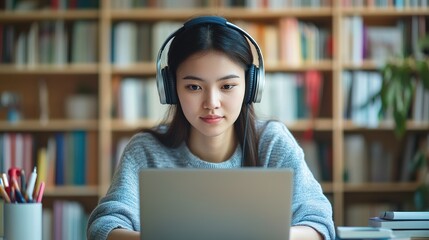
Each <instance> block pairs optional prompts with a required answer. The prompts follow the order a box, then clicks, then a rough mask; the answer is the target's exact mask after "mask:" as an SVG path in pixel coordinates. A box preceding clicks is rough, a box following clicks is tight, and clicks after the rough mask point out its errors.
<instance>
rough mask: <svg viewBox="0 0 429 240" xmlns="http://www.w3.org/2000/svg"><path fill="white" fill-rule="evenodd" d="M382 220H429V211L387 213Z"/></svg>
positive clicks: (382, 216) (382, 214) (381, 216)
mask: <svg viewBox="0 0 429 240" xmlns="http://www.w3.org/2000/svg"><path fill="white" fill-rule="evenodd" d="M380 218H383V219H389V220H429V211H428V212H424V211H386V212H383V213H381V215H380Z"/></svg>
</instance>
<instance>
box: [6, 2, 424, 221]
mask: <svg viewBox="0 0 429 240" xmlns="http://www.w3.org/2000/svg"><path fill="white" fill-rule="evenodd" d="M112 2H113V1H112ZM326 2H331V1H326ZM357 2H358V1H357ZM110 3H111V2H110V1H108V0H101V1H100V3H99V6H98V7H97V8H89V9H85V8H82V9H66V10H52V9H51V10H49V9H48V10H38V9H36V10H30V11H26V12H17V11H8V10H4V9H3V10H1V11H0V26H2V28H0V29H3V31H5V29H6V28H7V27H12V28H14V29H15V30H16V33H17V34H18V33H21V32H26V31H29V29H30V25H31V24H32V23H34V22H38V23H43V22H58V21H60V22H64V24H65V25H64V26H65V29H66V31H67V32H68V33H71V32H72V30H73V25H74V23H76V22H79V21H88V22H93V23H96V25H97V27H96V29H95V30H94V31H95V32H96V35H97V38H96V41H95V44H94V45H93V47H92V49H90V51H93V54H95V58H94V57H93V58H91V59H90V60H87V61H83V62H78V61H72V60H70V59H72V58H73V57H72V56H71V54H73V53H70V52H69V53H68V54H69V56H68V58H67V59H66V60H67V61H66V63H64V64H56V63H55V62H53V63H52V62H51V63H37V62H36V63H32V64H16V62H15V61H13V60H12V61H5V60H4V58H3V57H4V55H5V54H6V53H5V52H4V51H3V52H2V54H3V56H2V62H1V63H0V92H4V91H11V92H16V93H19V94H20V95H21V105H20V110H21V112H22V115H23V117H22V120H21V121H18V122H10V121H7V120H6V119H7V113H6V110H5V109H1V110H0V133H1V134H3V135H4V134H7V133H29V134H31V135H33V136H34V142H35V143H34V148H39V147H44V146H46V144H47V143H46V142H47V139H49V137H50V136H53V135H54V134H55V133H58V132H62V133H71V132H74V131H77V130H83V131H85V132H87V133H89V134H91V135H92V136H95V137H93V138H91V139H92V140H91V142H92V146H95V147H93V148H91V149H87V151H88V154H89V155H88V156H91V157H90V158H88V159H87V161H89V162H92V169H93V170H92V171H93V172H91V174H88V175H87V176H88V178H90V179H91V180H90V181H91V183H90V184H85V185H81V186H75V185H73V184H72V185H71V186H70V185H64V186H56V185H51V186H49V187H48V188H47V190H46V198H47V200H46V201H47V207H51V206H52V204H53V203H52V202H53V201H54V200H55V199H74V200H77V201H79V202H81V203H82V204H84V206H85V209H86V210H87V211H88V212H89V211H90V210H91V209H92V208H93V207H94V206H95V205H96V204H97V202H98V199H99V198H100V197H101V196H103V195H104V193H105V192H106V190H107V188H108V187H109V184H110V179H111V176H112V171H113V170H112V169H113V168H114V164H115V163H114V158H115V154H116V148H117V145H118V144H119V142H120V141H121V139H122V138H125V137H129V136H131V135H132V134H133V133H135V132H136V131H137V130H138V129H140V128H142V127H149V126H153V125H154V124H156V122H157V119H152V118H140V119H138V120H137V121H133V122H129V121H126V120H124V119H121V118H120V117H118V115H115V114H113V115H112V108H113V105H115V104H116V103H115V101H117V100H116V97H117V96H115V94H114V92H115V87H117V86H116V84H117V83H115V80H114V79H119V81H121V79H124V78H137V79H144V81H147V80H150V79H153V78H154V76H155V72H156V69H155V64H154V62H153V61H151V60H145V61H141V60H138V61H135V62H133V63H131V64H127V65H125V66H119V65H117V64H115V63H114V62H112V54H113V51H112V48H111V46H112V38H111V36H112V35H113V34H114V27H115V24H117V23H119V22H124V21H126V22H133V23H138V24H140V25H142V24H143V23H144V24H148V25H154V24H156V23H158V22H165V21H175V22H183V21H185V20H186V19H188V18H189V17H191V16H197V15H202V14H216V15H221V16H224V17H226V18H227V19H229V20H230V21H232V22H240V23H243V22H244V23H255V24H265V25H272V26H275V27H276V28H280V22H281V20H282V19H283V18H286V17H287V18H292V19H297V20H298V21H301V22H304V23H311V24H313V25H315V26H316V27H317V28H318V29H326V30H327V32H328V36H331V37H332V39H333V43H332V45H331V47H332V50H331V52H330V54H326V55H325V56H322V57H319V58H317V59H316V60H312V61H303V62H301V63H300V64H296V65H293V64H289V63H286V62H285V61H282V60H281V59H277V61H271V62H270V63H269V64H266V72H267V74H275V73H286V74H291V75H293V76H295V77H296V76H300V75H299V74H303V73H305V72H308V71H317V72H319V73H320V74H321V76H322V78H323V89H322V92H321V98H320V105H319V108H320V109H319V114H318V115H317V116H316V117H315V118H309V117H306V118H298V119H293V120H292V121H285V124H286V125H287V126H288V127H289V128H290V130H291V131H292V132H293V134H294V135H295V136H296V137H297V138H298V139H299V140H300V141H301V140H302V139H303V138H305V136H306V135H308V133H312V136H313V137H314V139H315V140H316V141H318V142H322V143H324V144H325V148H324V151H327V152H326V153H325V154H327V155H329V157H328V158H329V159H328V160H327V161H331V163H330V164H331V165H330V167H329V174H328V175H329V176H328V179H329V180H322V181H321V183H322V187H323V190H324V192H325V194H326V195H327V196H328V197H329V199H330V200H331V203H332V205H333V209H334V220H335V223H336V224H337V225H345V224H351V223H350V222H348V221H349V220H348V218H347V216H348V215H350V214H352V213H353V210H351V212H350V211H349V209H353V208H354V205H360V204H369V205H371V204H381V206H382V207H389V206H392V205H393V206H403V205H404V204H405V206H408V205H406V204H408V202H409V201H410V199H411V198H412V195H413V192H414V191H415V189H416V188H417V186H418V183H417V182H416V181H408V182H402V181H399V180H389V181H382V182H373V181H369V180H368V179H364V180H362V181H361V182H358V183H350V182H349V181H347V180H345V178H344V171H345V170H344V169H345V168H346V166H347V161H346V159H345V157H344V156H345V154H346V150H345V147H346V145H347V140H346V139H347V138H348V136H350V135H352V136H354V135H358V136H363V139H364V143H365V142H368V143H369V142H370V141H372V140H374V141H375V140H377V141H381V142H382V144H383V146H386V148H387V149H393V150H394V151H393V150H392V152H393V153H392V154H393V156H392V159H393V160H392V161H394V162H395V164H393V166H392V167H394V168H398V163H397V159H399V158H400V156H401V155H402V154H403V153H402V152H403V150H404V146H405V140H396V139H395V138H394V135H393V124H392V123H391V122H389V121H382V122H380V123H378V124H377V125H376V126H375V127H368V126H365V125H363V126H362V125H358V124H356V122H355V121H353V120H352V119H345V118H344V117H343V116H344V109H345V105H346V102H345V101H344V98H343V95H344V91H345V90H344V82H343V81H344V74H343V72H345V71H346V72H352V73H353V72H376V71H377V69H378V67H379V66H380V63H379V62H377V61H374V60H370V59H368V58H363V59H360V63H359V64H356V63H354V62H352V61H350V60H349V59H344V58H343V55H344V54H345V53H344V52H345V51H348V49H349V48H351V47H352V46H346V48H343V47H342V46H343V45H342V44H343V41H344V39H343V36H344V31H345V30H344V24H345V19H346V18H348V17H354V16H357V17H360V19H361V20H362V23H363V25H365V26H394V25H395V24H396V22H397V21H398V20H404V21H406V22H409V21H411V19H412V18H413V17H415V16H418V17H420V18H423V19H425V21H426V24H427V22H428V20H429V11H428V7H403V8H401V9H396V8H395V7H392V6H390V7H389V6H388V7H376V6H369V5H365V4H362V5H361V6H344V5H342V3H341V1H332V4H326V5H323V6H321V7H283V8H276V9H269V8H262V9H252V8H246V7H225V6H222V4H221V1H213V4H209V5H208V6H198V7H195V8H183V9H171V8H156V7H135V8H132V9H118V8H115V7H111V5H110ZM426 33H428V30H427V27H426ZM3 34H4V33H3ZM70 35H72V34H70ZM70 35H69V36H68V37H69V38H68V39H69V40H68V44H69V48H72V45H73V41H72V39H73V38H72V36H70ZM15 40H16V41H17V39H15ZM161 41H163V40H161ZM4 44H6V43H5V42H3V45H4ZM327 46H328V45H325V47H327ZM88 51H89V50H88ZM76 54H77V53H76ZM147 58H148V57H147V56H146V59H147ZM297 78H299V77H297ZM41 81H44V82H45V83H46V86H47V90H48V93H49V104H48V109H49V117H48V119H47V121H43V120H40V115H41V113H40V111H41V110H40V109H39V108H40V104H39V101H40V99H39V95H40V94H39V91H40V82H41ZM267 81H269V79H268V80H267ZM81 84H84V85H86V86H88V87H90V88H91V89H92V90H93V94H94V95H95V96H96V98H97V114H96V117H95V118H92V119H85V120H73V119H70V118H68V117H67V116H66V114H65V113H64V106H65V97H66V96H69V95H71V94H73V93H75V91H76V88H77V87H79V86H80V85H81ZM264 94H265V93H264ZM265 95H268V94H265ZM407 127H408V132H407V134H417V135H422V136H427V135H428V129H429V121H423V122H421V121H413V120H410V121H408V122H407ZM426 138H427V137H426ZM392 139H393V140H392ZM302 141H304V140H302ZM398 149H399V150H398ZM381 195H383V196H381ZM388 204H391V205H388ZM368 211H374V210H368Z"/></svg>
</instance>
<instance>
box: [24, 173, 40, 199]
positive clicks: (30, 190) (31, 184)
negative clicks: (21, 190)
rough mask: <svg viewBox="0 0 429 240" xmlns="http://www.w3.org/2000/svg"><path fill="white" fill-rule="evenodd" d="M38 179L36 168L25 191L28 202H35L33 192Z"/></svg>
mask: <svg viewBox="0 0 429 240" xmlns="http://www.w3.org/2000/svg"><path fill="white" fill-rule="evenodd" d="M36 178H37V168H36V167H34V169H33V172H31V175H30V178H29V179H28V184H27V189H26V190H25V196H26V197H27V200H28V201H31V200H33V190H34V184H36Z"/></svg>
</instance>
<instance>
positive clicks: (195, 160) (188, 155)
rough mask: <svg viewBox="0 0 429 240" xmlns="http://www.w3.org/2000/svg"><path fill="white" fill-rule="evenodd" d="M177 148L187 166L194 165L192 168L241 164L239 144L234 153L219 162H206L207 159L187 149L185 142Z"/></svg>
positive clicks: (232, 166) (237, 165)
mask: <svg viewBox="0 0 429 240" xmlns="http://www.w3.org/2000/svg"><path fill="white" fill-rule="evenodd" d="M178 150H179V151H180V152H181V153H182V156H183V158H184V159H186V161H187V163H188V166H189V167H194V168H238V167H240V166H241V160H242V159H241V158H242V157H241V156H242V153H241V146H240V145H238V146H237V148H236V149H235V151H234V153H233V154H232V156H231V157H230V158H229V159H227V160H226V161H223V162H221V163H212V162H207V161H204V160H202V159H200V158H199V157H197V156H195V155H194V154H193V153H192V152H191V150H189V148H188V146H187V145H186V143H183V144H182V145H181V146H180V147H179V149H178Z"/></svg>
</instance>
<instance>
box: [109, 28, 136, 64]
mask: <svg viewBox="0 0 429 240" xmlns="http://www.w3.org/2000/svg"><path fill="white" fill-rule="evenodd" d="M137 32H138V28H137V24H136V23H134V22H119V23H117V24H116V25H115V29H114V38H115V39H114V41H113V42H114V46H113V51H114V56H115V59H114V63H115V65H117V66H127V65H130V64H132V63H135V62H136V61H137V51H136V50H137Z"/></svg>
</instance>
